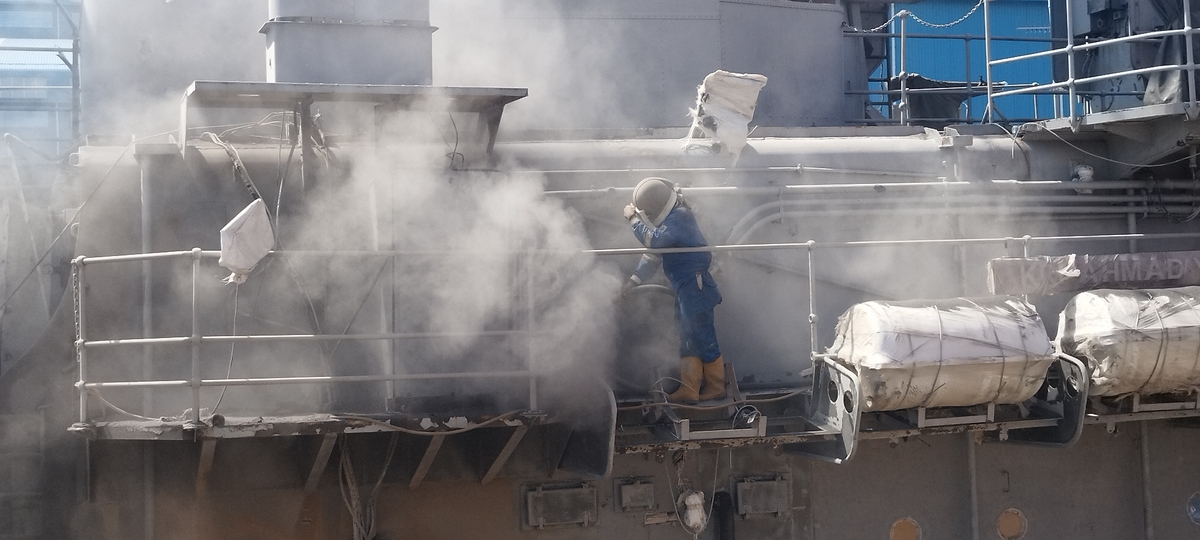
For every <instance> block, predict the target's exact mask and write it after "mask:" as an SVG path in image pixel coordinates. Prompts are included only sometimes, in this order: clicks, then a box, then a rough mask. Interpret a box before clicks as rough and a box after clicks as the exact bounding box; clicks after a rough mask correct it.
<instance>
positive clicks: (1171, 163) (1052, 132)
mask: <svg viewBox="0 0 1200 540" xmlns="http://www.w3.org/2000/svg"><path fill="white" fill-rule="evenodd" d="M1043 131H1046V132H1047V133H1049V134H1051V135H1054V136H1055V137H1057V138H1058V140H1060V141H1062V142H1063V143H1066V145H1067V146H1070V147H1071V148H1074V149H1076V150H1078V151H1080V152H1082V153H1084V154H1087V155H1089V156H1091V157H1094V158H1096V159H1100V160H1104V161H1107V162H1109V163H1116V164H1117V165H1125V166H1126V167H1136V168H1150V167H1166V166H1167V165H1174V164H1176V163H1183V162H1184V161H1187V160H1189V159H1192V156H1191V155H1188V156H1184V157H1181V158H1179V159H1176V160H1172V161H1168V162H1165V163H1129V162H1127V161H1120V160H1116V159H1111V158H1106V157H1104V156H1101V155H1099V154H1093V153H1091V152H1088V151H1087V150H1084V149H1082V148H1080V147H1078V146H1076V145H1074V144H1072V143H1071V142H1070V141H1068V140H1066V139H1064V138H1062V136H1061V135H1059V134H1057V133H1055V132H1054V131H1053V130H1049V129H1046V130H1043Z"/></svg>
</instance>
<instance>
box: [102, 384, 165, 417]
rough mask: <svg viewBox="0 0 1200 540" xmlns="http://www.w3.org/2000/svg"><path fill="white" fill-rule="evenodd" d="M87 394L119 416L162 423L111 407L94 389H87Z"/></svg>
mask: <svg viewBox="0 0 1200 540" xmlns="http://www.w3.org/2000/svg"><path fill="white" fill-rule="evenodd" d="M88 393H89V394H91V395H92V397H94V398H96V399H97V400H98V401H99V402H100V404H101V405H104V406H105V407H108V408H109V409H112V410H113V411H115V412H117V413H119V414H123V415H125V416H128V417H130V418H133V419H135V420H147V421H150V422H162V418H150V417H149V416H142V415H140V414H134V413H131V412H129V411H127V410H125V409H122V408H120V407H118V406H116V405H113V403H112V402H111V401H109V400H107V399H104V396H102V395H100V392H99V391H97V390H96V389H95V388H89V389H88Z"/></svg>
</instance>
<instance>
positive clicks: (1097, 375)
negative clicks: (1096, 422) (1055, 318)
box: [1058, 287, 1200, 396]
mask: <svg viewBox="0 0 1200 540" xmlns="http://www.w3.org/2000/svg"><path fill="white" fill-rule="evenodd" d="M1058 343H1059V347H1061V348H1062V350H1063V352H1066V353H1068V354H1072V355H1074V356H1077V357H1079V358H1080V359H1084V360H1087V361H1088V363H1089V364H1090V365H1091V368H1092V384H1091V388H1090V390H1089V392H1088V393H1089V394H1090V395H1093V396H1119V395H1123V394H1129V393H1134V392H1137V393H1140V394H1162V393H1172V392H1181V391H1190V390H1192V389H1195V388H1197V387H1200V287H1180V288H1176V289H1143V290H1134V291H1126V290H1108V289H1101V290H1096V291H1089V292H1085V293H1080V294H1078V295H1076V296H1075V298H1072V299H1071V301H1070V302H1068V303H1067V307H1066V308H1065V309H1063V312H1062V314H1061V315H1060V316H1059V323H1058Z"/></svg>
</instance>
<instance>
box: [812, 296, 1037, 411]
mask: <svg viewBox="0 0 1200 540" xmlns="http://www.w3.org/2000/svg"><path fill="white" fill-rule="evenodd" d="M837 331H838V334H837V339H836V340H835V341H834V344H833V346H832V347H830V348H829V352H830V353H831V354H833V355H834V356H835V357H836V358H837V359H838V361H839V362H841V363H843V364H845V365H847V366H851V367H854V368H857V370H858V375H859V378H860V385H861V386H862V399H863V403H862V407H863V410H867V411H890V410H900V409H909V408H913V407H965V406H970V405H981V404H985V403H1000V404H1013V403H1021V402H1023V401H1025V400H1027V399H1029V398H1031V397H1033V395H1034V394H1035V393H1037V391H1038V389H1039V388H1041V386H1042V382H1043V381H1044V380H1045V378H1046V370H1047V369H1049V367H1050V364H1051V363H1052V362H1053V361H1054V356H1053V354H1054V350H1053V348H1052V347H1051V344H1050V338H1049V337H1048V336H1047V335H1046V328H1045V326H1044V325H1043V324H1042V319H1041V317H1039V316H1038V314H1037V311H1036V310H1034V308H1033V306H1032V305H1030V304H1029V303H1027V302H1024V301H1022V300H1021V299H1020V298H1016V297H1006V296H997V297H991V298H976V299H971V298H954V299H948V300H915V301H907V302H864V303H861V304H855V305H854V306H851V307H850V309H849V310H847V311H846V313H845V314H843V315H842V316H841V318H839V319H838V327H837Z"/></svg>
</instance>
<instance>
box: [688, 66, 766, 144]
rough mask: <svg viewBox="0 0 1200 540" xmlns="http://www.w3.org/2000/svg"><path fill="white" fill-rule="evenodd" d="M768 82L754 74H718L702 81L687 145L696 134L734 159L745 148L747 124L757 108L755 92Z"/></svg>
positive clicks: (709, 75)
mask: <svg viewBox="0 0 1200 540" xmlns="http://www.w3.org/2000/svg"><path fill="white" fill-rule="evenodd" d="M766 84H767V78H766V77H764V76H762V75H758V74H755V73H730V72H728V71H723V70H717V71H714V72H712V73H709V74H708V76H707V77H704V83H703V84H701V85H700V87H699V88H698V89H697V91H696V108H695V109H693V110H692V129H691V130H690V131H689V132H688V133H689V135H688V141H687V144H693V140H692V137H694V136H696V134H697V131H699V132H700V133H703V134H704V135H705V136H706V137H708V138H710V139H712V140H713V141H714V142H718V143H720V144H721V147H722V151H724V152H728V153H730V154H734V155H737V154H738V153H740V152H741V151H742V147H744V146H746V137H747V136H748V135H749V126H750V120H751V119H752V118H754V108H755V107H756V106H757V105H758V92H759V91H760V90H762V87H763V86H764V85H766Z"/></svg>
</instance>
